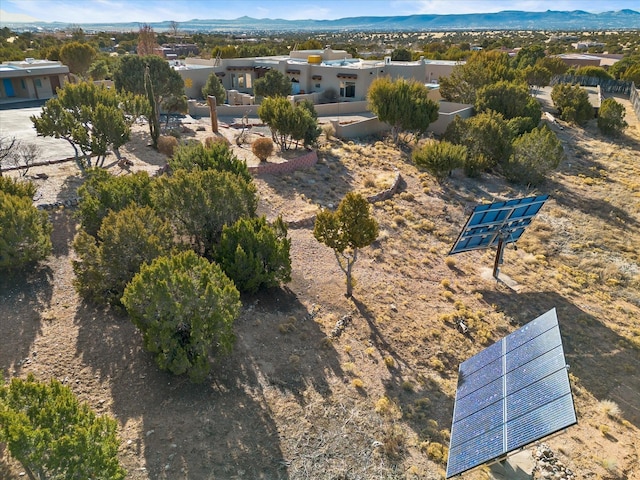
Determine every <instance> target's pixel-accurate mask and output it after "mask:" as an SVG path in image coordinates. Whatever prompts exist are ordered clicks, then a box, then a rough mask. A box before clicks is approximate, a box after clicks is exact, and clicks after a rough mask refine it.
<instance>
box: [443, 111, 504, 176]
mask: <svg viewBox="0 0 640 480" xmlns="http://www.w3.org/2000/svg"><path fill="white" fill-rule="evenodd" d="M444 139H445V140H447V141H450V142H451V143H455V144H458V145H464V146H466V147H467V159H466V161H465V163H464V171H465V173H466V174H467V175H468V176H470V177H477V176H479V175H480V173H482V172H483V171H485V170H488V169H490V168H493V167H495V166H497V165H498V164H500V163H502V162H504V161H506V160H507V159H508V158H509V156H510V155H511V140H512V132H511V130H510V128H509V125H508V123H507V122H506V121H505V119H504V117H503V116H502V114H500V113H496V112H494V111H493V110H489V111H487V112H485V113H480V114H478V115H475V116H473V117H471V118H468V119H466V120H463V119H461V118H460V117H456V118H455V119H454V121H453V122H451V124H449V126H448V127H447V130H446V131H445V134H444Z"/></svg>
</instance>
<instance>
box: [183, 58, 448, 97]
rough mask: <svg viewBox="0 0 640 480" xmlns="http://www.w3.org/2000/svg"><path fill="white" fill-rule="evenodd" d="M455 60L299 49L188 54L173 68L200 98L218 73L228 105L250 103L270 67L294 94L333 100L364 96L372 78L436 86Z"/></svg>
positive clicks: (191, 93)
mask: <svg viewBox="0 0 640 480" xmlns="http://www.w3.org/2000/svg"><path fill="white" fill-rule="evenodd" d="M457 64H458V62H452V61H446V60H426V59H420V60H418V61H416V62H392V61H391V59H390V58H389V57H387V58H386V59H385V60H363V59H356V58H352V57H351V55H350V54H348V53H347V52H346V51H344V50H332V49H330V48H326V49H324V50H300V51H292V52H291V53H290V54H289V55H287V56H273V57H255V58H229V59H218V60H204V59H197V58H187V59H185V60H184V61H180V62H178V63H177V64H176V65H175V66H174V68H175V69H176V70H177V71H178V72H179V73H180V75H181V76H182V77H183V79H184V81H185V90H186V95H187V96H188V97H189V98H201V97H202V93H201V90H202V87H203V86H204V85H205V83H206V81H207V78H208V77H209V75H210V74H211V73H215V74H216V75H218V77H219V78H220V80H221V81H222V84H223V85H224V87H225V88H226V89H227V91H228V92H229V96H228V101H229V103H231V104H243V103H252V101H251V100H249V99H248V98H247V97H251V96H252V95H253V85H254V83H255V81H256V80H257V79H258V78H261V77H263V76H264V75H265V74H266V72H268V71H269V70H272V69H273V70H278V71H279V72H281V73H283V74H285V75H286V76H287V77H288V78H289V80H290V81H291V93H292V95H304V94H317V96H322V95H325V96H326V95H327V94H329V92H333V93H334V94H335V98H334V99H335V100H339V101H343V102H344V101H361V100H365V99H366V95H367V91H368V90H369V86H370V85H371V82H373V80H374V79H376V78H379V77H381V76H385V75H386V76H389V77H391V78H392V79H396V78H406V79H413V80H416V81H418V82H420V83H424V84H431V85H432V86H436V85H437V83H438V80H439V79H440V78H441V77H446V76H448V75H450V74H451V71H452V70H453V67H454V66H455V65H457Z"/></svg>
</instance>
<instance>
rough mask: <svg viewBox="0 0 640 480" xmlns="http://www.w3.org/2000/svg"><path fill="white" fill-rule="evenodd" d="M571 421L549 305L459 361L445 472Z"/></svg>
mask: <svg viewBox="0 0 640 480" xmlns="http://www.w3.org/2000/svg"><path fill="white" fill-rule="evenodd" d="M576 422H577V420H576V413H575V409H574V406H573V397H572V396H571V386H570V384H569V375H568V372H567V368H566V362H565V358H564V351H563V348H562V339H561V337H560V328H559V326H558V318H557V316H556V310H555V309H552V310H549V311H548V312H547V313H545V314H543V315H541V316H539V317H538V318H536V319H535V320H532V321H531V322H529V323H528V324H526V325H525V326H523V327H522V328H520V329H518V330H516V331H515V332H513V333H511V334H510V335H507V336H506V337H504V338H503V339H502V340H500V341H498V342H496V343H495V344H493V345H491V346H490V347H488V348H487V349H485V350H483V351H481V352H480V353H478V354H477V355H475V356H473V357H471V358H469V359H468V360H466V361H464V362H463V363H462V364H460V368H459V372H458V388H457V391H456V400H455V405H454V408H453V423H452V425H451V441H450V445H449V459H448V462H447V478H450V477H453V476H456V475H459V474H461V473H463V472H466V471H467V470H470V469H472V468H475V467H477V466H479V465H482V464H485V463H488V462H491V461H494V460H498V459H502V458H504V457H505V456H506V455H507V454H508V453H509V452H512V451H513V450H516V449H519V448H522V447H524V446H526V445H528V444H530V443H532V442H535V441H537V440H539V439H541V438H544V437H546V436H548V435H551V434H553V433H556V432H558V431H560V430H563V429H565V428H567V427H569V426H571V425H574V424H575V423H576Z"/></svg>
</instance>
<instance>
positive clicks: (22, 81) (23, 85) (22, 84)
mask: <svg viewBox="0 0 640 480" xmlns="http://www.w3.org/2000/svg"><path fill="white" fill-rule="evenodd" d="M20 86H21V87H22V89H23V90H26V88H27V86H26V85H25V84H24V79H23V78H21V79H20Z"/></svg>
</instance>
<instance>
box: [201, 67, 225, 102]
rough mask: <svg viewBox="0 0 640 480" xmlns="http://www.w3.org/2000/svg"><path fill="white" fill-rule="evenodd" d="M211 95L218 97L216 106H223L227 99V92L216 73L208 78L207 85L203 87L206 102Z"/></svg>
mask: <svg viewBox="0 0 640 480" xmlns="http://www.w3.org/2000/svg"><path fill="white" fill-rule="evenodd" d="M209 95H211V96H212V97H216V105H222V104H223V103H224V101H225V99H226V98H227V90H226V89H225V88H224V85H222V82H221V81H220V79H219V78H218V76H217V75H216V74H215V73H212V74H211V75H209V77H208V78H207V83H205V84H204V87H202V96H203V98H204V99H205V100H206V99H207V97H208V96H209Z"/></svg>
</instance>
